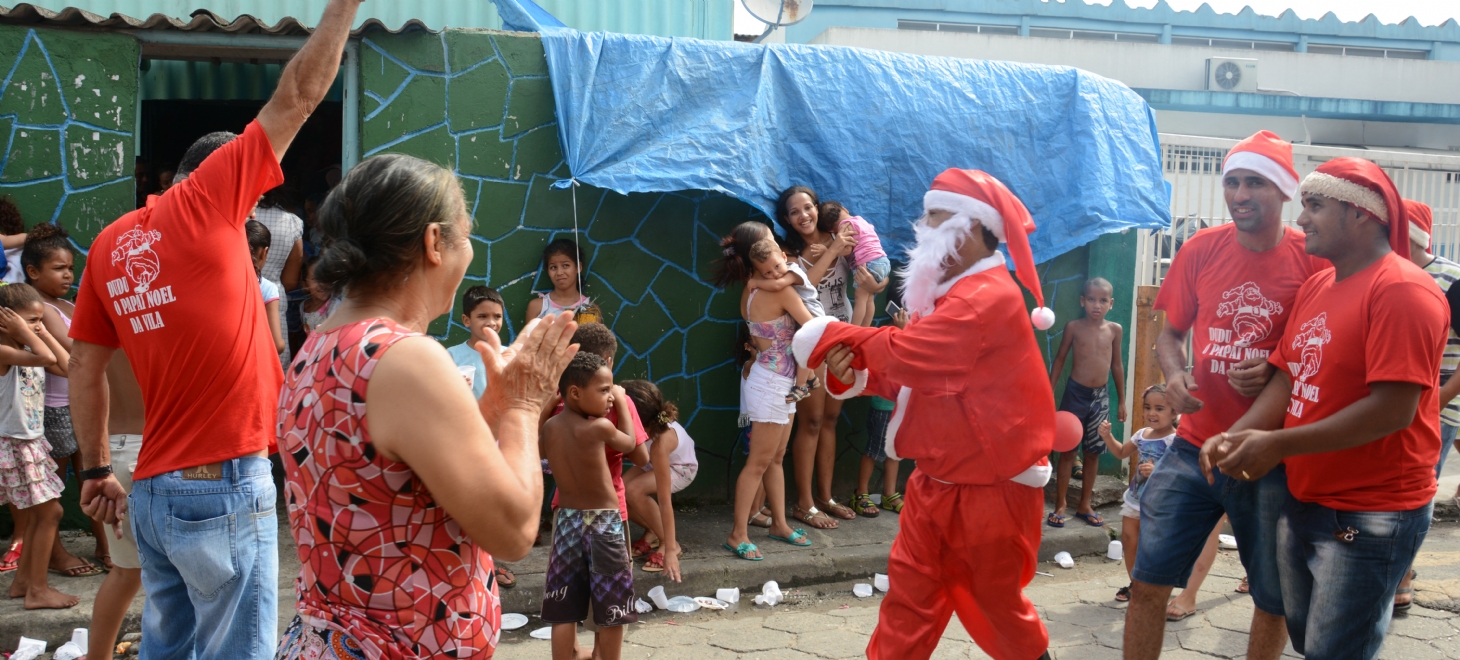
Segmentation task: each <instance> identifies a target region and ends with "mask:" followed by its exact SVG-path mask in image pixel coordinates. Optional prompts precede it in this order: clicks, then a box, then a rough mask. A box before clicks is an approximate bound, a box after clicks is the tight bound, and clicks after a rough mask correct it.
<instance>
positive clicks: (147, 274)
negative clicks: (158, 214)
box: [112, 225, 162, 293]
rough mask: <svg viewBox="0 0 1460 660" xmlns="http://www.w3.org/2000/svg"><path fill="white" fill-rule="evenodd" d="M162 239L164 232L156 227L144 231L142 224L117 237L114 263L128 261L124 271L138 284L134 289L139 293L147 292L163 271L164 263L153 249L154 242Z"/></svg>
mask: <svg viewBox="0 0 1460 660" xmlns="http://www.w3.org/2000/svg"><path fill="white" fill-rule="evenodd" d="M161 241H162V232H159V231H157V230H156V229H153V230H149V231H143V230H142V226H141V225H137V226H136V227H133V228H131V229H128V230H127V231H126V233H124V234H122V235H121V236H118V237H117V248H116V249H115V250H112V265H113V266H115V265H117V262H121V261H125V262H126V263H125V264H124V265H123V266H122V271H123V272H125V273H126V274H127V279H130V280H132V283H133V284H136V285H137V288H136V289H134V291H136V292H137V293H146V292H147V288H148V287H149V286H151V284H152V281H153V280H155V279H157V275H158V273H160V272H161V269H162V264H161V263H159V262H158V260H157V253H156V252H153V251H152V244H153V243H158V242H161Z"/></svg>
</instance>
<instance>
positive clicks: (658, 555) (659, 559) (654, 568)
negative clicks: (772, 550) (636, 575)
mask: <svg viewBox="0 0 1460 660" xmlns="http://www.w3.org/2000/svg"><path fill="white" fill-rule="evenodd" d="M742 559H743V557H742ZM644 572H645V573H663V572H664V553H662V552H655V553H653V554H651V555H649V560H648V561H646V562H644Z"/></svg>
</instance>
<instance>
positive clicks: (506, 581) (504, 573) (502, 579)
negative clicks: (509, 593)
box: [494, 564, 517, 589]
mask: <svg viewBox="0 0 1460 660" xmlns="http://www.w3.org/2000/svg"><path fill="white" fill-rule="evenodd" d="M494 572H495V573H496V576H497V578H496V579H497V586H499V587H501V588H503V589H511V588H512V587H515V586H517V576H516V575H513V574H512V571H511V570H509V569H508V568H507V567H506V566H502V565H501V564H498V565H497V566H495V567H494Z"/></svg>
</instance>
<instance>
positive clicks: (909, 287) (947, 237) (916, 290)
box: [897, 215, 973, 316]
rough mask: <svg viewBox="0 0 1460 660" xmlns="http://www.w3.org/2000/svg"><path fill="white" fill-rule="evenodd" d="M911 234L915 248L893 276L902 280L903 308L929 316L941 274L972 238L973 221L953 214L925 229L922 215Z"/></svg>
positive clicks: (940, 281) (909, 251)
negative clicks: (896, 275) (940, 222)
mask: <svg viewBox="0 0 1460 660" xmlns="http://www.w3.org/2000/svg"><path fill="white" fill-rule="evenodd" d="M913 235H914V236H916V237H917V240H918V242H917V245H916V246H914V247H913V248H912V249H910V250H908V251H907V265H906V266H904V267H903V268H901V269H899V270H898V271H897V274H898V276H899V277H901V278H902V301H903V305H905V306H906V307H907V308H908V310H909V311H912V312H916V313H918V314H920V315H922V316H927V315H929V314H932V313H933V303H934V301H936V300H937V295H936V293H937V290H938V285H939V284H941V283H942V282H943V275H944V273H946V272H948V269H949V268H952V267H953V266H954V265H955V264H957V263H958V250H959V248H962V247H963V242H964V241H966V240H968V239H969V238H970V237H971V236H972V235H973V219H972V218H970V217H968V216H966V215H956V216H953V217H952V218H949V219H948V220H947V221H946V222H944V223H943V224H941V225H938V226H937V227H929V226H928V225H927V216H926V215H924V216H923V217H922V218H919V219H918V222H917V224H915V225H913Z"/></svg>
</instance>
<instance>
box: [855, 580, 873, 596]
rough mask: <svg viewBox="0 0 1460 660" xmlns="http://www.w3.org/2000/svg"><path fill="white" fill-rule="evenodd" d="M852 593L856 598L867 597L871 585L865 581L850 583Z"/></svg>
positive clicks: (870, 593)
mask: <svg viewBox="0 0 1460 660" xmlns="http://www.w3.org/2000/svg"><path fill="white" fill-rule="evenodd" d="M852 594H853V595H855V596H856V597H857V598H869V597H871V596H872V585H870V584H867V583H865V582H863V583H859V584H854V585H852Z"/></svg>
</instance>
